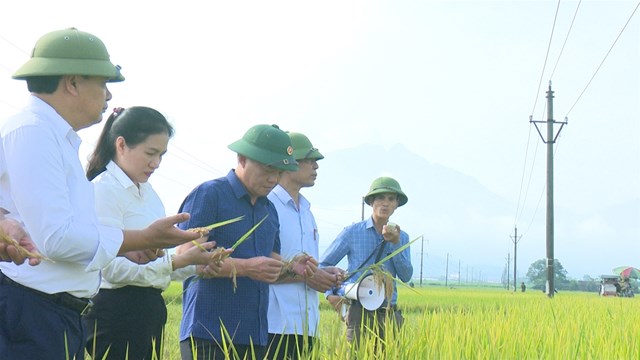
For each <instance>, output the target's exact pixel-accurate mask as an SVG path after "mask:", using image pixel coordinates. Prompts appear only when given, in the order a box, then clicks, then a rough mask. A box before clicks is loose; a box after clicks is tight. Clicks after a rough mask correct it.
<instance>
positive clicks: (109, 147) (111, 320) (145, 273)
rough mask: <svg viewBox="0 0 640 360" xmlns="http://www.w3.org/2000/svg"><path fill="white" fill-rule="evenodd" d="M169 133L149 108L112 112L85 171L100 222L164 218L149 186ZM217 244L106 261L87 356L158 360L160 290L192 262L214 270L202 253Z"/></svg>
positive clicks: (133, 225) (162, 317) (123, 224)
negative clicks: (139, 260) (141, 261)
mask: <svg viewBox="0 0 640 360" xmlns="http://www.w3.org/2000/svg"><path fill="white" fill-rule="evenodd" d="M173 132H174V130H173V127H172V126H171V125H170V124H169V122H168V121H167V119H166V118H165V117H164V116H163V115H162V114H160V113H159V112H158V111H156V110H154V109H151V108H148V107H139V106H138V107H131V108H127V109H123V108H117V109H115V110H114V111H113V113H112V114H111V116H109V118H108V119H107V121H106V123H105V125H104V128H103V130H102V133H101V135H100V138H99V139H98V144H97V145H96V148H95V150H94V152H93V154H92V155H91V157H90V158H89V164H88V166H87V178H88V179H89V180H91V181H92V182H93V183H94V187H95V196H96V208H97V213H98V218H99V221H100V222H101V223H102V224H105V225H111V226H115V227H119V228H122V229H143V228H145V227H146V226H148V225H149V224H150V223H152V222H153V221H155V220H157V219H159V218H162V217H164V216H165V209H164V206H163V204H162V201H161V200H160V197H159V196H158V194H156V192H155V191H154V190H153V188H152V187H151V185H150V184H149V183H148V180H149V177H150V176H151V175H152V174H153V172H154V171H155V170H156V169H157V168H158V167H159V166H160V161H161V160H162V156H163V155H164V154H165V153H166V151H167V144H168V142H169V138H171V136H172V135H173ZM214 245H215V244H210V243H204V244H202V247H193V248H192V249H191V250H190V251H188V252H186V253H183V254H180V255H172V256H168V254H167V255H165V256H164V257H159V258H158V259H157V260H156V261H153V262H150V263H148V264H146V265H138V264H135V263H133V262H131V261H129V260H128V259H126V258H124V257H118V258H116V259H115V260H114V261H113V262H111V263H110V264H109V265H108V266H107V267H106V268H104V269H103V270H102V283H101V286H100V291H99V293H98V295H96V296H95V297H94V298H93V302H94V306H93V308H92V310H91V311H90V312H89V314H87V315H86V316H85V317H84V319H83V321H84V324H85V326H86V329H87V333H88V334H89V337H88V339H87V343H86V349H87V351H88V353H89V354H90V355H91V356H92V357H93V358H95V359H126V358H128V359H136V360H137V359H151V358H152V357H153V354H154V353H155V354H156V357H154V358H158V359H159V358H161V354H160V345H161V343H162V332H163V329H164V324H165V322H166V320H167V309H166V306H165V302H164V299H163V297H162V291H163V290H165V289H166V288H167V287H168V286H169V283H170V282H171V280H182V279H184V278H186V277H188V276H191V275H195V274H196V266H195V264H199V265H200V266H202V267H204V266H206V265H208V266H209V267H208V268H207V270H209V271H211V269H212V268H213V267H215V265H214V264H213V263H211V264H209V261H210V260H211V256H210V254H209V253H207V252H206V251H203V250H202V249H203V248H204V249H207V250H208V249H211V248H212V247H213V246H214ZM178 269H180V271H178ZM200 270H202V268H201V269H200ZM214 271H215V269H214Z"/></svg>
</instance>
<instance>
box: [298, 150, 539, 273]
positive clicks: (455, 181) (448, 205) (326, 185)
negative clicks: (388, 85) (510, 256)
mask: <svg viewBox="0 0 640 360" xmlns="http://www.w3.org/2000/svg"><path fill="white" fill-rule="evenodd" d="M325 156H326V158H325V159H324V160H322V161H320V162H319V164H320V169H319V177H318V181H317V183H316V187H315V188H313V189H307V190H306V191H304V193H305V194H306V195H307V197H309V199H310V200H311V201H312V204H313V209H314V212H315V213H316V217H317V218H318V222H319V226H320V231H321V236H322V237H321V240H322V242H323V244H324V245H325V246H326V245H328V243H330V241H331V240H333V238H334V237H335V235H337V233H338V232H339V231H340V230H341V229H342V227H344V226H346V225H349V224H351V223H353V222H355V221H359V220H360V217H361V201H362V196H363V195H364V194H366V192H367V191H368V189H369V186H370V184H371V181H372V180H373V179H375V178H376V177H379V176H384V175H388V176H392V177H394V178H395V179H396V180H398V181H399V182H400V185H401V186H402V189H403V191H404V192H405V193H406V194H407V196H408V197H409V202H408V203H407V204H406V205H405V206H403V207H401V208H399V209H398V210H397V211H396V213H395V215H394V216H393V217H392V219H393V220H394V221H395V222H397V223H398V224H400V226H401V227H402V229H403V230H405V231H407V232H408V233H409V235H410V237H412V238H415V237H417V236H419V235H421V234H422V235H424V238H425V243H424V247H425V248H424V253H425V254H424V256H423V263H424V264H425V265H424V267H423V273H426V272H428V273H429V274H428V275H429V276H430V277H437V276H439V275H441V274H442V275H444V273H445V266H446V260H443V259H446V254H447V253H450V258H449V260H450V264H449V269H450V270H449V273H450V274H452V273H453V272H454V271H453V270H452V269H453V267H455V273H456V274H457V272H458V263H459V262H460V263H461V264H460V266H461V268H462V269H461V278H462V279H465V274H466V272H467V267H468V268H469V270H468V272H469V273H470V274H469V275H468V276H469V277H471V276H472V274H471V272H475V273H476V274H475V275H474V276H478V274H479V273H480V272H482V278H483V279H486V280H487V281H498V280H500V277H501V274H502V270H503V267H504V265H505V263H506V261H503V258H504V257H505V256H506V254H507V252H508V251H509V242H508V241H509V239H508V233H509V227H510V226H512V223H510V222H512V221H513V214H512V213H513V211H514V208H515V207H514V206H512V205H510V204H509V203H508V202H507V201H506V200H504V199H502V198H500V197H499V196H497V195H496V194H494V193H492V192H491V191H489V190H488V189H486V188H485V187H483V186H482V185H481V184H480V183H479V182H478V181H477V180H475V179H474V178H472V177H470V176H467V175H465V174H462V173H460V172H458V171H455V170H453V169H449V168H446V167H444V166H441V165H437V164H433V163H430V162H429V161H427V160H426V159H424V158H422V157H420V156H418V155H417V154H415V153H412V152H410V151H409V150H407V149H406V148H405V147H404V146H402V145H395V146H393V147H391V148H388V149H387V148H384V147H383V146H379V145H363V146H359V147H357V148H351V149H345V150H339V151H335V152H332V153H327V154H325ZM332 159H339V161H332ZM370 214H371V211H370V207H369V206H365V217H368V216H370ZM327 229H330V230H329V231H327ZM421 245H422V244H421V240H418V241H417V242H416V243H414V245H413V246H412V257H413V262H414V268H415V271H414V273H415V274H414V276H416V277H417V276H418V275H419V271H420V269H419V265H420V247H421ZM454 262H455V264H454ZM527 267H528V264H527Z"/></svg>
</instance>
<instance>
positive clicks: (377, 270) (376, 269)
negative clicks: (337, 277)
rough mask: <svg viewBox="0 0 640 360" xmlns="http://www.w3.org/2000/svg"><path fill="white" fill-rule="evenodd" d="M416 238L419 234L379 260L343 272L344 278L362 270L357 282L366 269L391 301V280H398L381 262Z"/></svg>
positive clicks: (365, 272)
mask: <svg viewBox="0 0 640 360" xmlns="http://www.w3.org/2000/svg"><path fill="white" fill-rule="evenodd" d="M418 239H420V237H419V236H418V237H417V238H415V239H413V240H411V241H409V242H408V243H406V244H404V245H402V246H401V247H399V248H397V249H396V250H395V251H393V252H392V253H391V254H389V255H387V256H386V257H384V258H382V259H381V260H380V261H378V262H376V263H373V264H371V265H367V266H363V267H361V268H359V269H355V270H353V271H351V272H349V273H347V274H345V278H344V279H345V280H346V279H349V278H351V277H353V276H354V275H355V274H357V273H359V272H362V274H360V276H359V277H358V279H357V280H356V283H357V282H360V280H362V279H363V278H364V277H365V276H366V275H367V271H370V272H371V274H372V275H373V279H374V282H375V284H376V286H377V287H378V289H380V288H382V286H384V296H385V299H386V300H387V302H389V301H391V297H392V296H393V281H398V280H397V279H395V278H394V277H392V276H391V274H389V273H388V272H387V271H385V270H384V267H383V266H382V264H384V263H385V262H386V261H387V260H389V259H391V258H393V257H394V256H396V255H398V254H400V253H401V252H402V251H404V249H406V248H408V247H409V246H411V244H413V243H414V242H415V241H416V240H418ZM399 282H400V283H401V284H403V285H404V283H403V282H402V281H399ZM412 290H413V289H412Z"/></svg>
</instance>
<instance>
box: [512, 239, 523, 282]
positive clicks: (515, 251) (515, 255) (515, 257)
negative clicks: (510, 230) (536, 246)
mask: <svg viewBox="0 0 640 360" xmlns="http://www.w3.org/2000/svg"><path fill="white" fill-rule="evenodd" d="M520 237H522V235H520ZM511 240H512V241H513V291H518V280H517V277H518V275H517V273H516V269H517V267H518V240H519V239H518V227H516V228H515V235H514V236H511Z"/></svg>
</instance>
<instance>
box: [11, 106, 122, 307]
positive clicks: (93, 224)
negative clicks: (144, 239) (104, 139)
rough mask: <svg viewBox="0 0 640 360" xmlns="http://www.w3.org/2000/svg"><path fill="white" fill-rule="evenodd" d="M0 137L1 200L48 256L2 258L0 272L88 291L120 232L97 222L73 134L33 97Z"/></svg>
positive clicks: (56, 288) (51, 288)
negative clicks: (33, 262)
mask: <svg viewBox="0 0 640 360" xmlns="http://www.w3.org/2000/svg"><path fill="white" fill-rule="evenodd" d="M0 135H1V136H2V144H1V145H2V146H0V162H2V163H3V164H4V165H3V166H1V167H0V193H2V198H3V200H2V201H3V202H5V203H4V204H2V206H3V207H5V208H7V210H9V211H10V212H11V213H12V216H13V217H14V218H16V219H18V220H20V221H22V222H23V223H24V225H25V228H26V230H27V231H28V232H29V234H30V235H31V238H32V239H33V241H34V242H35V244H36V246H37V247H38V250H39V251H40V253H42V254H43V255H45V256H47V257H48V258H49V259H51V260H52V261H43V262H42V263H41V264H40V265H38V266H24V265H22V266H17V265H15V264H13V263H1V264H0V270H2V272H3V273H4V274H5V275H6V276H8V277H10V278H12V279H13V280H14V281H16V282H19V283H21V284H23V285H25V286H28V287H30V288H33V289H36V290H40V291H42V292H45V293H57V292H69V293H71V294H72V295H75V296H78V297H90V296H92V295H94V294H95V293H96V291H98V288H99V286H100V273H99V270H100V269H101V268H103V267H104V266H106V265H107V264H108V263H109V262H110V261H111V260H113V259H114V258H115V257H116V255H117V254H118V251H119V249H120V246H121V245H122V241H123V234H122V230H120V229H117V228H114V227H108V226H103V225H100V224H99V223H98V218H97V216H96V211H95V203H94V194H93V186H92V184H91V183H90V182H89V181H87V178H86V176H85V173H84V170H83V168H82V164H81V163H80V159H79V157H78V149H79V147H80V142H81V140H80V137H79V136H78V134H76V132H75V131H74V130H73V129H72V128H71V126H70V125H69V123H67V122H66V121H65V120H64V119H63V118H62V117H60V115H58V113H57V112H56V111H55V110H54V109H53V108H52V107H51V106H49V105H48V104H47V103H45V102H44V101H42V100H40V99H39V98H38V97H35V96H32V97H31V99H30V101H29V102H28V104H27V105H26V106H25V108H24V109H22V111H20V112H19V113H18V114H16V115H14V116H12V117H10V118H9V119H8V120H7V121H6V123H5V124H4V125H3V126H2V129H1V130H0Z"/></svg>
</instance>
